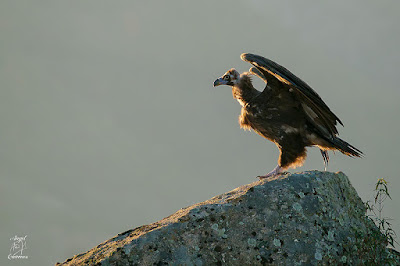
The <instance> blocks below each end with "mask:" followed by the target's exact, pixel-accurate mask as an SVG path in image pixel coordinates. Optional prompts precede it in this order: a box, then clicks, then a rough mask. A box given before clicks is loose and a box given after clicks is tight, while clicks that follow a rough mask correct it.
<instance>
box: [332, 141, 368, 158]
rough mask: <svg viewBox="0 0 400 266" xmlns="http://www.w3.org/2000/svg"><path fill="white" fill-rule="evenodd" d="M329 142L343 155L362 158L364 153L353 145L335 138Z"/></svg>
mask: <svg viewBox="0 0 400 266" xmlns="http://www.w3.org/2000/svg"><path fill="white" fill-rule="evenodd" d="M329 142H330V143H331V144H332V145H333V147H334V148H336V149H338V150H339V151H341V152H342V153H344V154H346V155H348V156H351V157H362V156H363V152H362V151H360V150H359V149H357V148H356V147H354V146H353V145H351V144H349V143H347V142H346V141H344V140H342V139H340V138H338V137H334V138H331V139H329Z"/></svg>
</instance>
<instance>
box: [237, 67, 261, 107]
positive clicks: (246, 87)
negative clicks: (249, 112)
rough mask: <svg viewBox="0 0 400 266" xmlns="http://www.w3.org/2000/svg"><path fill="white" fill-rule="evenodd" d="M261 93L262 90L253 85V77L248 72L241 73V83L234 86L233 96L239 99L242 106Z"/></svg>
mask: <svg viewBox="0 0 400 266" xmlns="http://www.w3.org/2000/svg"><path fill="white" fill-rule="evenodd" d="M259 94H260V92H259V91H258V90H256V89H255V88H254V87H253V84H252V83H251V78H250V76H249V75H248V74H247V73H243V74H242V75H240V81H239V83H238V84H236V85H234V86H233V87H232V95H233V98H235V99H236V100H238V102H239V103H240V105H241V106H245V105H246V104H247V103H249V102H250V101H251V100H252V99H254V98H255V97H257V96H258V95H259Z"/></svg>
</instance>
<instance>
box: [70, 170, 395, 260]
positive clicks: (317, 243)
mask: <svg viewBox="0 0 400 266" xmlns="http://www.w3.org/2000/svg"><path fill="white" fill-rule="evenodd" d="M365 214H366V209H365V206H364V204H363V202H362V201H361V199H360V198H359V196H358V194H357V192H356V191H355V189H354V188H353V187H352V186H351V184H350V181H349V179H348V178H347V176H345V175H344V174H343V173H340V172H339V173H329V172H318V171H309V172H304V173H296V174H282V175H279V176H276V177H273V178H268V179H264V180H261V181H257V182H254V183H251V184H249V185H245V186H241V187H238V188H236V189H235V190H232V191H230V192H228V193H225V194H222V195H219V196H216V197H214V198H212V199H210V200H207V201H205V202H201V203H198V204H195V205H192V206H190V207H187V208H184V209H181V210H179V211H178V212H176V213H174V214H172V215H171V216H168V217H166V218H164V219H163V220H161V221H158V222H156V223H153V224H150V225H145V226H141V227H138V228H136V229H134V230H129V231H127V232H124V233H121V234H119V235H117V236H115V237H113V238H112V239H110V240H108V241H106V242H104V243H102V244H100V245H98V246H97V247H95V248H93V249H91V250H89V251H88V252H86V253H83V254H80V255H77V256H75V257H73V258H71V259H69V260H67V261H65V262H64V263H63V264H64V265H87V264H90V265H163V264H165V265H168V264H169V265H213V264H216V265H223V264H226V265H266V264H272V265H301V264H303V265H317V264H318V265H320V264H322V265H328V264H334V265H336V264H343V263H348V264H355V265H358V264H367V263H377V262H379V261H380V260H382V259H386V258H387V257H389V256H391V255H390V254H391V253H390V252H389V251H388V250H387V249H386V244H387V242H386V239H385V237H384V236H383V235H382V234H381V233H380V232H379V230H378V228H377V227H376V226H375V224H374V223H373V222H372V221H371V220H370V219H369V218H367V217H366V215H365Z"/></svg>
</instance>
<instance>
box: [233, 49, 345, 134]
mask: <svg viewBox="0 0 400 266" xmlns="http://www.w3.org/2000/svg"><path fill="white" fill-rule="evenodd" d="M240 57H241V58H242V60H243V61H246V62H249V63H250V64H252V65H253V66H255V68H251V69H250V71H251V72H252V73H254V74H256V75H257V76H259V77H260V78H261V79H263V80H264V81H268V86H269V87H271V88H279V87H282V88H287V89H289V88H292V89H294V90H295V92H296V93H295V95H296V97H297V99H298V100H299V101H300V102H301V105H302V107H303V110H304V112H305V114H306V115H307V118H308V120H309V121H310V122H311V123H312V124H313V125H314V126H315V127H316V128H317V129H319V130H320V131H321V133H324V134H326V133H328V134H331V135H336V134H337V133H338V131H337V129H336V122H339V123H340V124H341V125H342V126H343V123H342V122H341V121H340V119H339V118H338V117H337V116H336V115H335V114H334V113H332V111H331V110H330V109H329V107H328V106H327V105H326V104H325V103H324V101H323V100H322V99H321V97H319V95H318V94H317V93H316V92H315V91H314V90H313V89H312V88H311V87H310V86H308V85H307V83H305V82H304V81H302V80H301V79H299V78H298V77H296V76H295V75H294V74H292V73H291V72H290V71H289V70H287V69H286V68H284V67H283V66H281V65H279V64H277V63H275V62H274V61H271V60H269V59H267V58H264V57H262V56H259V55H255V54H249V53H245V54H242V55H241V56H240ZM261 74H262V75H263V76H264V78H263V77H262V76H261ZM284 84H285V85H286V86H282V85H284ZM267 90H268V89H267V87H266V89H265V90H264V92H265V91H267ZM266 93H268V92H266Z"/></svg>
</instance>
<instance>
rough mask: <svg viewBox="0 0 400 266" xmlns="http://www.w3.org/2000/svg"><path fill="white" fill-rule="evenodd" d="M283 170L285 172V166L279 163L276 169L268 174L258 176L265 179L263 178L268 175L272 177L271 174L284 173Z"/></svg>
mask: <svg viewBox="0 0 400 266" xmlns="http://www.w3.org/2000/svg"><path fill="white" fill-rule="evenodd" d="M282 172H283V168H282V167H280V166H279V165H277V166H276V167H275V168H274V170H272V171H271V172H269V173H268V174H266V175H260V176H258V178H260V179H263V178H267V177H270V176H274V175H277V174H279V173H282Z"/></svg>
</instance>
